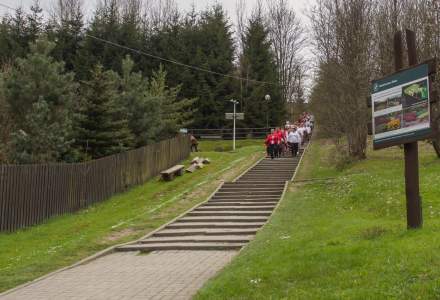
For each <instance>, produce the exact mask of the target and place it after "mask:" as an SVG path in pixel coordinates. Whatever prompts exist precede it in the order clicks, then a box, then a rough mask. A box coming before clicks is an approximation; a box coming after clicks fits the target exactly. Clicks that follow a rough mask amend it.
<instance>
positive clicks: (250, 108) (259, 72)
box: [241, 12, 285, 128]
mask: <svg viewBox="0 0 440 300" xmlns="http://www.w3.org/2000/svg"><path fill="white" fill-rule="evenodd" d="M243 42H244V49H243V55H242V57H241V76H242V77H244V78H251V79H253V80H259V81H265V82H271V83H273V84H265V85H263V84H260V83H253V82H247V83H245V86H244V91H243V94H244V96H243V102H244V103H243V107H244V112H245V114H246V126H248V127H254V128H255V127H266V112H268V114H269V116H268V117H269V125H272V126H279V125H280V124H281V123H282V122H283V117H284V116H285V106H284V103H283V102H282V99H281V94H280V89H279V86H278V84H277V82H278V80H277V76H278V75H277V71H276V64H275V59H274V54H273V53H272V50H271V45H270V42H269V38H268V30H267V27H266V25H265V23H264V19H263V16H262V15H261V12H257V13H255V14H254V15H253V16H252V18H251V19H250V20H249V25H248V27H247V28H246V32H245V36H244V41H243ZM265 95H270V97H271V100H270V102H269V103H267V102H265Z"/></svg>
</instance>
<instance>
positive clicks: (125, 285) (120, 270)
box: [0, 251, 237, 300]
mask: <svg viewBox="0 0 440 300" xmlns="http://www.w3.org/2000/svg"><path fill="white" fill-rule="evenodd" d="M236 254H237V252H236V251H156V252H152V253H150V254H148V255H142V254H137V253H136V252H126V253H114V254H111V255H107V256H104V257H102V258H99V259H97V260H95V261H92V262H90V263H88V264H86V265H82V266H79V267H76V268H73V269H70V270H67V271H63V272H61V273H58V274H55V275H53V276H51V277H49V278H46V279H44V280H42V281H39V282H36V283H34V284H31V285H30V286H27V287H26V288H23V289H20V290H18V291H16V292H13V293H12V294H9V295H6V296H4V297H0V298H1V299H2V300H12V299H14V300H16V299H20V300H21V299H23V300H28V299H29V300H51V299H54V300H62V299H81V300H82V299H90V300H92V299H93V300H101V299H102V300H113V299H114V300H116V299H118V300H119V299H136V300H137V299H139V300H141V299H142V300H145V299H191V297H192V296H193V295H194V294H195V293H196V292H197V290H198V289H199V288H201V287H202V285H203V284H204V283H205V282H206V281H207V280H208V279H209V278H210V277H212V276H213V275H214V274H215V273H217V272H218V271H219V270H220V269H221V268H222V267H223V266H225V265H226V264H228V263H229V262H230V261H231V259H232V258H233V257H234V256H235V255H236Z"/></svg>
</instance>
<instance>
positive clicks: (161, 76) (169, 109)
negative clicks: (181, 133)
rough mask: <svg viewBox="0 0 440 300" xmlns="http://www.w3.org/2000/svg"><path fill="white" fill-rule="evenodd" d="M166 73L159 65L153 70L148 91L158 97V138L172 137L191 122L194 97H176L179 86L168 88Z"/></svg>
mask: <svg viewBox="0 0 440 300" xmlns="http://www.w3.org/2000/svg"><path fill="white" fill-rule="evenodd" d="M166 76H167V73H166V72H165V71H164V69H163V67H162V66H161V67H160V68H159V70H158V71H155V72H153V77H152V78H151V80H150V93H151V95H152V96H154V97H158V99H159V103H160V106H159V107H160V112H159V116H160V120H161V121H160V133H159V136H158V138H159V139H164V138H169V137H173V136H175V135H176V134H177V132H178V130H179V129H180V128H183V127H186V126H187V125H189V124H191V123H192V122H193V120H192V116H193V109H192V106H193V104H194V101H195V100H194V99H186V98H183V99H180V98H179V97H178V95H179V92H180V86H177V87H175V88H168V87H167V85H166Z"/></svg>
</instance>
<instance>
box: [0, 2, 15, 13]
mask: <svg viewBox="0 0 440 300" xmlns="http://www.w3.org/2000/svg"><path fill="white" fill-rule="evenodd" d="M0 6H2V7H4V8H7V9H12V10H13V11H16V10H17V9H16V8H13V7H10V6H8V5H6V4H3V3H0Z"/></svg>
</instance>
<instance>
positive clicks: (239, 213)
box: [186, 210, 272, 217]
mask: <svg viewBox="0 0 440 300" xmlns="http://www.w3.org/2000/svg"><path fill="white" fill-rule="evenodd" d="M271 214H272V211H271V210H270V211H243V210H230V211H225V210H222V211H219V210H211V211H193V212H190V213H188V214H186V216H189V217H264V216H270V215H271Z"/></svg>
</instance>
